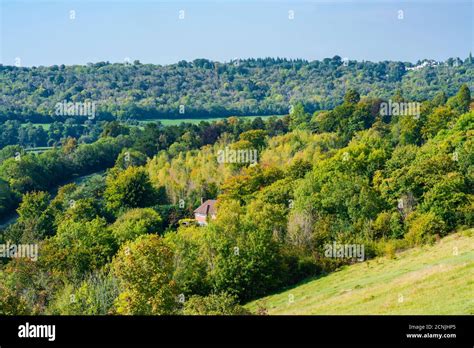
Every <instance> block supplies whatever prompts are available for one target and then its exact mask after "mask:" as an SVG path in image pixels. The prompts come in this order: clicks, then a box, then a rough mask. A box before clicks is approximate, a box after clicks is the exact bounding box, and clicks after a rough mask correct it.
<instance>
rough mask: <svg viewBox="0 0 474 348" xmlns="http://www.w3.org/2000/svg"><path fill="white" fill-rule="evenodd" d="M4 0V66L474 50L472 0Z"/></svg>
mask: <svg viewBox="0 0 474 348" xmlns="http://www.w3.org/2000/svg"><path fill="white" fill-rule="evenodd" d="M0 1H1V19H2V21H1V33H0V39H1V47H0V50H1V51H0V62H1V63H2V64H4V65H13V64H15V59H16V58H20V60H21V61H20V62H21V65H22V66H32V65H53V64H66V65H69V64H86V63H88V62H98V61H110V62H123V61H124V59H127V58H129V59H130V60H131V61H133V60H135V59H138V60H140V61H141V62H142V63H155V64H169V63H176V62H178V61H180V60H193V59H195V58H208V59H211V60H218V61H221V62H222V61H229V60H231V59H234V58H249V57H253V58H258V57H286V58H304V59H308V60H314V59H323V58H326V57H333V56H334V55H339V56H341V57H343V58H344V57H347V58H348V59H356V60H371V61H381V60H402V61H411V62H416V61H417V60H418V59H423V58H431V59H436V60H445V59H446V58H448V57H461V58H466V57H467V56H468V54H469V52H470V51H473V32H474V24H473V17H474V13H473V12H474V11H473V1H472V0H433V1H428V0H427V1H424V0H409V1H395V0H394V1H389V0H379V1H375V0H360V1H359V0H354V1H347V0H346V1H298V0H296V1H291V0H280V1H265V0H256V1H248V0H247V1H224V0H221V1H219V0H214V1H199V0H197V1H189V0H188V1H184V2H182V1H144V0H137V1H133V0H126V1H108V0H99V1H98V0H95V1H90V0H85V1H42V0H23V1H22V0H16V1H12V0H0ZM71 11H74V13H72V12H71ZM180 11H184V13H183V12H180ZM291 11H292V12H291ZM400 11H403V12H400ZM183 14H184V18H183V19H180V15H181V16H182V15H183ZM292 14H293V19H290V17H292ZM71 17H75V18H71ZM399 17H403V18H399Z"/></svg>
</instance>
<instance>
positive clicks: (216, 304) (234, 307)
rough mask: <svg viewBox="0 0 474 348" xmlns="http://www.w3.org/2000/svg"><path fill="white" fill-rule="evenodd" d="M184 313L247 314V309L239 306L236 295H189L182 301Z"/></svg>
mask: <svg viewBox="0 0 474 348" xmlns="http://www.w3.org/2000/svg"><path fill="white" fill-rule="evenodd" d="M183 314H185V315H248V314H251V313H250V311H249V310H247V309H245V308H244V307H242V306H240V305H239V304H238V302H237V297H235V296H231V295H229V294H227V293H220V294H211V295H209V296H205V297H204V296H191V297H190V298H189V300H188V301H185V303H184V309H183Z"/></svg>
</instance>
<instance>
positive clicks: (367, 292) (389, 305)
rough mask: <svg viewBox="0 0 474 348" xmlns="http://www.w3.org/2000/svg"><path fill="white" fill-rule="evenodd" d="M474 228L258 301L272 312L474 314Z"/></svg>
mask: <svg viewBox="0 0 474 348" xmlns="http://www.w3.org/2000/svg"><path fill="white" fill-rule="evenodd" d="M473 232H474V230H473V229H471V230H468V231H464V232H462V233H456V234H452V235H450V236H448V237H446V238H443V239H442V240H441V241H440V242H439V243H438V244H435V245H433V246H423V247H420V248H415V249H410V250H407V251H405V252H401V253H398V254H397V255H396V258H395V259H387V258H377V259H374V260H370V261H368V262H363V263H359V264H355V265H351V266H347V267H344V268H343V269H342V270H340V271H337V272H334V273H332V274H330V275H328V276H326V277H321V278H319V279H316V280H312V281H309V282H307V283H305V284H303V285H299V286H296V287H294V288H292V289H289V290H287V291H284V292H281V293H279V294H277V295H272V296H268V297H265V298H263V299H261V300H258V301H254V302H251V303H249V304H247V305H246V307H247V308H249V309H251V310H252V311H256V310H257V307H258V305H257V304H258V303H260V304H261V305H263V306H265V307H266V308H267V309H268V313H269V314H424V315H428V314H474V299H473V296H472V295H473V293H474V235H473Z"/></svg>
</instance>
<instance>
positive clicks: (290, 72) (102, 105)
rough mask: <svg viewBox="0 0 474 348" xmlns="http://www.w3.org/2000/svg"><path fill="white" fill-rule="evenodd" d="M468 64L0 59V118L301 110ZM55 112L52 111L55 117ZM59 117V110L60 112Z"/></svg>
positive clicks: (434, 86)
mask: <svg viewBox="0 0 474 348" xmlns="http://www.w3.org/2000/svg"><path fill="white" fill-rule="evenodd" d="M473 81H474V64H473V60H472V58H471V57H469V58H467V59H465V60H464V61H463V60H461V59H459V58H456V59H452V58H450V59H448V60H447V61H446V62H434V61H428V60H425V61H423V62H417V63H416V64H412V63H408V62H389V61H385V62H379V63H372V62H357V61H345V60H343V59H341V57H339V56H335V57H333V58H326V59H324V60H322V61H312V62H308V61H304V60H286V59H272V58H266V59H248V60H242V61H234V62H229V63H219V62H212V61H209V60H206V59H196V60H194V61H193V62H185V61H182V62H179V63H177V64H173V65H167V66H160V65H152V64H141V63H140V62H138V61H136V62H133V63H132V64H117V63H115V64H110V63H108V62H100V63H96V64H88V65H87V66H79V65H76V66H64V65H61V66H51V67H33V68H23V67H13V66H2V65H0V90H1V93H0V120H1V119H4V120H5V119H15V118H16V119H20V120H32V121H34V122H41V121H43V122H49V121H52V118H50V117H48V118H45V116H53V117H56V116H54V115H55V105H56V103H58V102H63V101H65V100H66V101H73V102H85V101H92V102H95V103H96V104H97V108H98V117H99V118H102V119H111V118H114V117H119V118H135V119H149V118H159V117H179V118H196V117H223V116H230V115H250V116H251V115H282V114H287V113H288V110H289V107H290V105H293V104H295V103H297V102H302V103H303V104H304V106H305V109H306V110H307V111H310V112H313V111H315V110H319V109H332V108H333V107H334V106H336V105H338V104H340V103H341V101H342V98H343V96H344V94H345V92H346V91H347V89H348V88H355V89H357V90H358V91H359V93H360V94H361V95H362V96H369V97H377V98H378V97H380V98H389V97H390V96H392V95H393V94H394V93H395V91H396V90H401V91H402V93H403V96H404V97H405V98H407V99H409V100H422V99H423V100H424V99H430V98H432V97H433V96H434V94H435V93H436V92H439V91H444V92H445V93H446V94H447V95H448V96H451V95H453V94H455V92H456V91H457V90H458V89H459V87H460V86H461V85H462V84H463V83H467V84H468V85H469V87H470V88H471V89H473V88H474V85H473ZM56 118H59V117H56ZM63 118H64V117H63Z"/></svg>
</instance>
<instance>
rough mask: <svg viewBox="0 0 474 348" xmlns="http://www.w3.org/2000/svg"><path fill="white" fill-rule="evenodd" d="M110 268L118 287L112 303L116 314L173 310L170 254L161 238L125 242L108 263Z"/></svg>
mask: <svg viewBox="0 0 474 348" xmlns="http://www.w3.org/2000/svg"><path fill="white" fill-rule="evenodd" d="M112 270H113V272H114V274H115V275H116V277H117V279H118V281H119V284H120V286H121V289H122V291H121V293H120V295H119V297H118V299H117V301H116V304H115V305H116V308H117V312H118V313H119V314H129V315H157V314H158V315H162V314H173V313H175V312H176V310H177V306H178V300H177V295H178V294H177V288H176V284H175V282H174V281H173V279H172V274H173V253H172V251H171V250H170V249H169V248H168V247H167V246H166V244H165V243H164V242H163V239H162V238H161V237H159V236H157V235H144V236H140V237H139V238H138V239H136V240H135V241H133V242H127V243H125V244H124V245H123V246H122V248H121V249H120V251H119V253H118V254H117V256H116V257H115V258H114V260H113V262H112Z"/></svg>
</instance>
